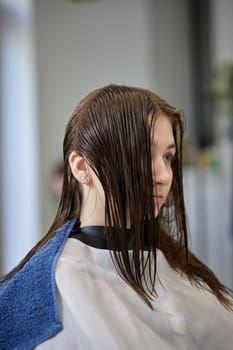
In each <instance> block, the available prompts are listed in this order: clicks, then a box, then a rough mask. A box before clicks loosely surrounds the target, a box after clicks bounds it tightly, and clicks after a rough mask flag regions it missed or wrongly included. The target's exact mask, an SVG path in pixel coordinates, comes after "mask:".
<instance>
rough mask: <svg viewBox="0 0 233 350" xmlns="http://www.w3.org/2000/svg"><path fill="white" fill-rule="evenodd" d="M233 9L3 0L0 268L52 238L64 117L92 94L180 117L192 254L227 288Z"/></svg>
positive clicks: (116, 0) (225, 2)
mask: <svg viewBox="0 0 233 350" xmlns="http://www.w3.org/2000/svg"><path fill="white" fill-rule="evenodd" d="M232 15H233V2H232V0H221V1H220V0H176V1H174V0H92V1H91V0H89V1H71V0H0V133H1V137H0V140H1V148H0V150H1V151H0V163H1V171H0V184H1V186H0V270H1V273H5V272H7V271H9V269H11V268H12V267H13V266H15V265H16V264H17V262H18V261H19V260H20V259H21V258H22V257H23V256H24V255H25V254H26V252H27V251H28V250H29V249H30V248H31V247H32V246H33V245H34V244H35V243H36V242H37V241H38V240H39V238H40V237H41V236H42V235H43V234H44V233H46V231H47V230H48V228H49V226H50V224H51V222H52V220H53V217H54V215H55V211H56V207H57V195H58V192H59V188H60V178H61V176H62V174H61V171H60V167H59V165H60V161H61V159H62V141H63V135H64V129H65V125H66V123H67V120H68V118H69V116H70V114H71V112H72V110H73V108H74V107H75V106H76V104H77V103H78V102H79V101H80V99H81V98H82V97H83V96H84V95H85V94H86V93H88V92H89V91H91V90H92V89H94V88H97V87H100V86H103V85H106V84H109V83H119V84H128V85H136V86H141V87H146V88H149V89H151V90H153V91H154V92H156V93H157V94H158V95H160V96H161V97H163V98H164V99H166V100H167V101H168V102H169V103H171V104H173V105H175V106H176V107H178V108H181V109H183V111H184V114H185V118H186V124H187V133H186V137H185V178H184V184H185V200H186V206H187V214H188V218H189V230H190V239H191V249H192V250H193V251H194V252H195V253H196V254H197V255H198V257H199V258H200V259H201V260H202V261H204V262H205V263H206V264H207V265H208V266H209V267H210V268H211V269H213V270H214V271H215V273H216V274H217V276H218V277H219V278H220V279H221V280H222V281H223V282H224V283H225V284H227V285H228V286H229V287H231V288H232V287H233V216H232V213H233V186H232V182H233V180H232V179H233V137H232V132H233V131H232V129H233V127H232V125H233V41H232V38H233V21H232Z"/></svg>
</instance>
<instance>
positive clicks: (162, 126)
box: [151, 114, 174, 145]
mask: <svg viewBox="0 0 233 350" xmlns="http://www.w3.org/2000/svg"><path fill="white" fill-rule="evenodd" d="M151 141H152V143H153V144H155V145H156V144H158V143H165V144H166V143H169V144H173V143H174V135H173V128H172V124H171V122H170V120H169V118H168V117H167V116H166V115H165V114H160V115H159V116H158V117H157V118H156V119H155V120H154V121H153V123H152V125H151Z"/></svg>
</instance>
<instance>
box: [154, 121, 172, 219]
mask: <svg viewBox="0 0 233 350" xmlns="http://www.w3.org/2000/svg"><path fill="white" fill-rule="evenodd" d="M151 139H152V141H151V147H152V151H151V154H152V176H153V196H154V201H155V208H156V209H155V216H157V215H158V212H159V209H160V208H161V206H162V205H163V204H164V203H165V201H166V199H167V196H168V193H169V191H170V189H171V185H172V178H173V173H172V161H173V158H174V156H175V153H176V146H175V140H174V136H173V131H172V126H171V123H170V121H169V119H168V118H167V117H166V115H164V114H161V115H160V116H159V117H158V118H157V120H156V122H155V126H154V128H153V132H152V137H151Z"/></svg>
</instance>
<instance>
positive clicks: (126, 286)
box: [0, 85, 233, 350]
mask: <svg viewBox="0 0 233 350" xmlns="http://www.w3.org/2000/svg"><path fill="white" fill-rule="evenodd" d="M183 132H184V131H183V120H182V114H181V112H180V111H179V110H177V109H175V108H174V107H172V106H170V105H168V104H167V103H166V102H165V101H164V100H162V99H161V98H160V97H158V96H157V95H155V94H154V93H152V92H150V91H148V90H145V89H140V88H134V87H127V86H117V85H110V86H107V87H104V88H101V89H98V90H95V91H93V92H92V93H90V94H89V95H88V96H87V97H85V98H84V99H83V100H82V101H81V103H80V104H79V105H78V106H77V107H76V109H75V110H74V112H73V114H72V116H71V119H70V120H69V122H68V125H67V128H66V133H65V139H64V183H63V190H62V195H61V199H60V204H59V208H58V211H57V215H56V217H55V220H54V222H53V224H52V226H51V228H50V230H49V232H48V233H47V235H46V236H45V237H44V238H43V239H42V240H41V241H40V242H39V243H38V244H37V245H36V246H35V247H34V248H33V249H32V251H31V252H29V254H28V255H27V256H26V257H25V258H24V260H23V261H22V262H21V263H20V264H19V265H18V266H17V267H16V268H15V269H14V270H13V271H12V272H11V273H10V274H9V275H7V276H6V277H5V278H4V279H3V280H2V281H1V288H0V322H1V324H0V349H2V350H3V349H5V350H6V349H11V350H12V349H17V350H19V349H20V350H22V349H33V348H35V347H36V349H38V350H52V349H56V350H59V349H77V350H79V349H82V350H89V349H90V350H91V349H95V350H96V349H101V350H103V349H106V350H113V349H114V350H115V349H120V350H124V349H140V350H141V349H147V350H150V349H153V350H154V349H160V350H165V349H176V350H177V349H188V350H189V349H190V350H191V349H205V350H213V349H218V350H219V349H222V350H227V349H228V350H230V349H232V343H233V331H232V330H233V314H232V309H233V301H232V298H231V296H230V294H229V291H228V289H227V288H226V287H225V286H223V285H222V284H221V283H220V282H219V281H218V279H217V278H216V277H215V275H214V274H213V273H212V272H211V271H210V270H209V269H208V268H207V267H206V266H205V265H204V264H202V263H201V262H200V261H199V260H198V259H197V258H196V257H195V256H194V255H193V254H192V253H191V252H190V251H189V250H188V237H187V229H186V218H185V208H184V198H183V185H182V138H183Z"/></svg>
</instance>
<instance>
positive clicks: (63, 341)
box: [36, 238, 233, 350]
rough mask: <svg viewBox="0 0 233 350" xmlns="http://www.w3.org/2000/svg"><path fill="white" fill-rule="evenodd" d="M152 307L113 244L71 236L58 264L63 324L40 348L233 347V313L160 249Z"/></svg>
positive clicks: (163, 349)
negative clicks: (118, 265)
mask: <svg viewBox="0 0 233 350" xmlns="http://www.w3.org/2000/svg"><path fill="white" fill-rule="evenodd" d="M157 269H158V276H159V280H160V282H159V280H157V287H156V290H157V293H158V297H157V298H156V300H155V301H154V302H153V307H154V310H152V309H150V308H149V307H148V306H147V305H146V304H145V303H144V302H143V301H142V300H141V298H140V297H139V296H138V295H137V294H136V293H135V292H134V291H133V290H132V288H131V287H129V286H128V285H127V284H126V283H125V282H124V281H123V280H122V279H121V278H120V277H119V276H118V274H117V273H116V272H115V268H114V266H113V263H112V260H111V257H110V254H109V251H108V250H104V249H98V248H93V247H91V246H88V245H86V244H84V243H82V242H80V241H78V240H76V239H74V238H69V239H68V241H67V243H66V246H65V248H64V251H63V253H62V254H61V256H60V257H59V260H58V263H57V267H56V285H57V297H58V301H59V311H60V316H61V321H62V323H63V327H64V328H63V330H62V331H61V332H59V333H58V334H57V335H56V336H54V337H53V338H50V339H48V340H47V341H46V342H44V343H42V344H40V345H39V346H37V347H36V349H37V350H64V349H66V350H125V349H132V350H144V349H145V350H171V349H172V350H173V349H174V350H215V349H216V350H232V349H233V313H230V312H229V311H227V310H226V309H225V308H224V307H223V306H222V305H221V304H220V303H219V302H218V301H217V300H216V298H215V297H214V296H213V295H212V294H211V293H209V292H207V291H204V290H199V289H197V288H196V287H194V286H192V285H191V284H190V283H189V282H188V280H187V279H185V278H184V277H181V276H180V275H179V274H177V273H175V272H174V271H173V270H172V269H171V268H170V266H169V265H168V263H167V261H166V258H165V257H164V255H163V253H162V252H161V251H159V252H158V261H157Z"/></svg>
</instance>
